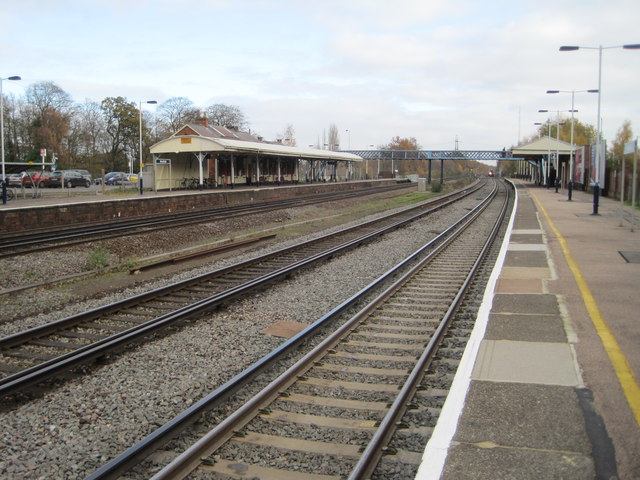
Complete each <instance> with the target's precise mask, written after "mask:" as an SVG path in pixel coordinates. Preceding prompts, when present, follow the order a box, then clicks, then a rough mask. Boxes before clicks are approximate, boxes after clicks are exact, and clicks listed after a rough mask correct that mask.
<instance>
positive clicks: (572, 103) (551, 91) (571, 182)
mask: <svg viewBox="0 0 640 480" xmlns="http://www.w3.org/2000/svg"><path fill="white" fill-rule="evenodd" d="M547 93H570V94H571V110H569V111H570V112H571V153H570V154H569V183H568V184H567V187H568V188H567V191H568V198H567V199H568V200H569V201H571V195H572V193H573V151H574V148H575V146H574V144H573V113H574V111H575V110H574V105H575V97H576V93H598V89H597V88H596V89H591V90H547Z"/></svg>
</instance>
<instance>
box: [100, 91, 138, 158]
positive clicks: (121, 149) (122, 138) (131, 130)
mask: <svg viewBox="0 0 640 480" xmlns="http://www.w3.org/2000/svg"><path fill="white" fill-rule="evenodd" d="M101 108H102V112H103V115H104V120H105V127H106V132H107V136H108V139H109V146H108V151H107V152H106V153H107V158H106V167H107V168H108V169H109V170H125V169H126V167H127V165H128V163H129V162H132V161H133V159H134V158H135V157H136V152H137V148H138V147H137V145H138V115H139V114H138V108H137V107H136V105H135V104H134V103H130V102H127V100H126V99H125V98H123V97H107V98H105V99H104V100H102V103H101Z"/></svg>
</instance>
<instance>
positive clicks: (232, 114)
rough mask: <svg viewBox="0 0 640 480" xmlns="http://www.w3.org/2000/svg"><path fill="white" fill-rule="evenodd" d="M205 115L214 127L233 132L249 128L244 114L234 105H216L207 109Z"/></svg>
mask: <svg viewBox="0 0 640 480" xmlns="http://www.w3.org/2000/svg"><path fill="white" fill-rule="evenodd" d="M206 113H207V118H208V119H209V121H210V122H211V123H213V124H215V125H220V126H223V127H226V128H232V129H234V130H246V129H247V128H248V126H249V123H248V122H247V120H246V118H245V116H244V113H242V111H241V110H240V107H237V106H235V105H225V104H223V103H216V104H215V105H210V106H209V107H207V109H206Z"/></svg>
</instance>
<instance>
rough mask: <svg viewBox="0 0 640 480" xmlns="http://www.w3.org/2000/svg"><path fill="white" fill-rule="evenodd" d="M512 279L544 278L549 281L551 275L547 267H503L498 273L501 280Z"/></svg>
mask: <svg viewBox="0 0 640 480" xmlns="http://www.w3.org/2000/svg"><path fill="white" fill-rule="evenodd" d="M514 278H546V279H551V278H553V275H552V273H551V269H550V268H549V267H548V266H544V267H507V266H505V267H503V268H502V272H501V273H500V279H501V280H509V279H514Z"/></svg>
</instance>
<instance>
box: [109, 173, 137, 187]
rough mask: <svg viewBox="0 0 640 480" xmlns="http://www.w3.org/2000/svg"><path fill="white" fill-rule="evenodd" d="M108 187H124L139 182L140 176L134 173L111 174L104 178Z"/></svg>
mask: <svg viewBox="0 0 640 480" xmlns="http://www.w3.org/2000/svg"><path fill="white" fill-rule="evenodd" d="M104 178H105V179H104V181H105V183H106V184H107V185H124V184H125V183H128V182H137V181H138V176H137V175H135V174H132V173H124V172H111V173H107V174H106V175H105V176H104Z"/></svg>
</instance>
